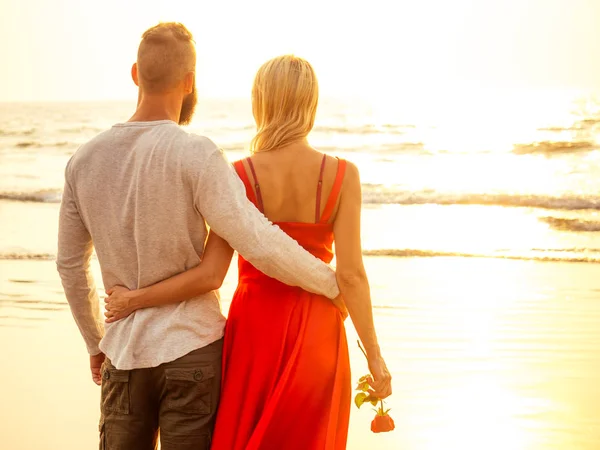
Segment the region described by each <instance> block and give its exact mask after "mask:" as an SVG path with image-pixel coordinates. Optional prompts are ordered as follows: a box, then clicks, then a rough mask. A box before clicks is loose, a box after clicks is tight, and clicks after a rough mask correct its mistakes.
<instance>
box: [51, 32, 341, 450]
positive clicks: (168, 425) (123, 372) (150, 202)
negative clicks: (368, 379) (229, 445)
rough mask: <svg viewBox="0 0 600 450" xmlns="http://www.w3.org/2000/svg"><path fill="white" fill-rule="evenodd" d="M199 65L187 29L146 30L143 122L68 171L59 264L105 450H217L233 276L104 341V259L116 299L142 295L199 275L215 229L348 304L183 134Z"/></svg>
mask: <svg viewBox="0 0 600 450" xmlns="http://www.w3.org/2000/svg"><path fill="white" fill-rule="evenodd" d="M195 66H196V51H195V46H194V41H193V39H192V35H191V34H190V32H189V31H188V30H187V29H186V28H185V27H184V26H183V25H181V24H178V23H162V24H159V25H157V26H155V27H153V28H151V29H149V30H148V31H146V32H145V33H144V35H143V37H142V41H141V44H140V46H139V50H138V57H137V62H136V64H134V66H133V68H132V76H133V80H134V81H135V83H136V85H138V86H139V96H138V105H137V110H136V112H135V114H134V115H133V116H132V117H131V119H130V120H129V121H128V122H126V123H121V124H117V125H115V126H113V127H112V128H111V129H110V130H108V131H105V132H104V133H101V134H100V135H98V136H97V137H95V138H94V139H92V140H91V141H90V142H88V143H87V144H85V145H83V146H82V147H81V148H80V149H79V150H78V151H77V152H76V153H75V155H73V157H72V158H71V160H70V161H69V163H68V165H67V168H66V172H65V188H64V193H63V200H62V205H61V211H60V224H59V237H58V257H57V266H58V270H59V273H60V275H61V278H62V282H63V286H64V289H65V293H66V296H67V300H68V302H69V305H70V307H71V311H72V313H73V316H74V318H75V321H76V323H77V325H78V327H79V330H80V331H81V334H82V335H83V338H84V340H85V343H86V345H87V350H88V353H89V354H90V355H91V356H90V368H91V372H92V378H93V380H94V382H96V383H97V384H99V385H101V386H102V395H101V396H102V400H101V412H102V415H101V421H100V447H101V448H102V449H107V450H111V449H128V450H136V449H144V450H146V449H147V450H150V449H155V448H156V445H157V440H158V431H159V429H160V437H161V446H162V449H163V450H172V449H177V450H185V449H192V448H193V449H196V450H199V449H208V448H209V445H210V439H211V432H212V428H213V425H214V419H215V412H216V408H217V404H218V399H219V391H220V375H221V349H222V337H223V329H224V324H225V318H224V317H223V315H222V314H221V310H220V306H219V298H218V292H217V289H218V288H219V286H218V284H219V283H220V281H219V282H216V281H214V280H222V278H223V275H224V272H226V271H227V267H210V265H211V264H209V263H208V262H207V263H206V264H202V265H201V267H202V268H203V269H206V270H205V271H204V272H203V273H204V274H205V276H203V277H199V279H198V283H199V285H202V286H203V287H204V291H206V292H207V293H206V294H203V295H201V296H200V297H198V298H196V299H193V300H190V301H186V302H182V303H177V304H172V305H168V306H164V307H160V308H149V309H140V310H137V311H136V312H135V313H133V314H131V315H130V316H129V317H127V318H125V319H123V320H120V321H118V322H115V323H112V324H107V326H106V329H104V323H103V320H102V318H101V315H100V312H99V304H98V294H97V292H96V288H95V285H94V280H93V277H92V275H91V273H90V259H91V257H92V252H93V249H94V248H95V250H96V254H97V257H98V260H99V262H100V268H101V271H102V279H103V283H104V287H105V289H106V288H108V287H112V286H117V285H121V286H125V287H127V288H129V289H136V288H138V287H145V286H149V285H151V284H154V283H157V282H158V281H161V280H163V279H165V278H169V277H171V276H173V275H175V274H178V273H181V272H184V271H185V270H187V269H189V268H191V267H194V266H197V265H198V264H200V261H201V259H202V255H203V252H204V246H205V242H206V237H207V224H208V226H210V228H211V233H215V234H216V235H218V236H221V237H222V239H214V240H213V239H211V240H209V245H213V244H211V243H215V244H214V245H228V244H229V245H231V247H233V248H234V249H236V250H237V251H238V252H239V253H240V254H241V255H242V256H243V257H244V258H246V259H247V260H249V261H250V262H251V263H252V264H254V265H255V266H256V267H257V268H258V269H259V270H261V271H262V272H265V273H267V274H268V275H270V276H272V277H274V278H277V279H279V280H281V281H283V282H285V283H287V284H291V285H296V286H300V287H301V288H303V289H305V290H308V291H310V292H314V293H318V294H323V295H326V296H327V297H329V298H334V297H336V296H337V295H338V293H339V291H338V288H337V284H336V280H335V274H334V272H333V271H332V270H331V269H330V268H329V267H328V266H327V265H325V264H324V263H323V262H321V261H320V260H318V259H316V258H314V257H313V256H312V255H310V254H309V253H307V252H305V251H304V250H303V249H302V248H301V247H300V246H299V245H298V244H297V243H296V242H295V241H294V240H292V239H291V238H290V237H288V236H287V235H286V234H285V233H283V232H282V231H281V230H279V228H277V227H275V226H273V225H272V224H270V223H269V222H268V221H267V219H266V218H265V217H264V216H263V215H262V214H260V213H259V212H258V210H257V209H256V208H255V207H254V206H253V205H252V204H251V203H250V202H249V201H248V200H247V198H246V192H245V189H244V186H243V184H242V182H241V181H240V180H239V179H238V178H237V175H236V174H235V171H234V170H233V169H232V167H231V166H230V165H229V163H228V162H227V160H226V159H225V157H224V156H223V153H222V152H221V151H220V150H219V148H218V147H217V146H216V145H215V144H214V143H213V142H211V141H210V140H209V139H208V138H206V137H202V136H197V135H194V134H190V133H187V132H186V131H184V130H183V129H182V128H181V127H180V126H179V124H187V123H189V122H190V120H191V118H192V115H193V111H194V107H195V104H196V92H195V72H194V71H195ZM204 266H206V267H204ZM199 291H200V290H199ZM265 326H269V325H268V324H267V323H266V324H265ZM105 355H106V357H105ZM240 407H243V405H240Z"/></svg>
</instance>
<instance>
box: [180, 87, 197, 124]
mask: <svg viewBox="0 0 600 450" xmlns="http://www.w3.org/2000/svg"><path fill="white" fill-rule="evenodd" d="M196 103H198V93H197V92H196V86H194V87H193V88H192V92H190V93H189V94H188V95H186V96H185V98H184V99H183V103H182V104H181V113H180V114H179V125H189V124H190V122H191V121H192V118H193V117H194V112H195V110H196Z"/></svg>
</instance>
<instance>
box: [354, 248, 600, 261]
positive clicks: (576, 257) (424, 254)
mask: <svg viewBox="0 0 600 450" xmlns="http://www.w3.org/2000/svg"><path fill="white" fill-rule="evenodd" d="M544 252H547V253H553V251H552V250H551V249H548V250H544ZM541 253H543V252H541ZM556 253H559V255H553V256H545V255H544V254H541V255H540V254H535V253H531V254H527V253H520V254H516V253H515V254H511V253H495V252H491V253H469V252H444V251H437V250H418V249H378V250H364V251H363V255H365V256H385V257H392V258H491V259H508V260H515V261H539V262H569V263H595V264H600V254H598V255H597V256H593V255H590V254H589V252H587V251H586V252H582V253H581V254H577V253H574V254H572V255H570V256H566V255H565V256H563V255H560V253H561V252H560V251H557V252H556Z"/></svg>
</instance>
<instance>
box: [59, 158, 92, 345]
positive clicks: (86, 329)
mask: <svg viewBox="0 0 600 450" xmlns="http://www.w3.org/2000/svg"><path fill="white" fill-rule="evenodd" d="M65 175H66V176H65V188H64V192H63V198H62V203H61V207H60V216H59V226H58V256H57V259H56V265H57V269H58V272H59V274H60V278H61V281H62V285H63V288H64V290H65V295H66V297H67V301H68V302H69V306H70V308H71V312H72V314H73V317H74V318H75V322H76V323H77V326H78V327H79V331H80V332H81V335H82V336H83V339H84V341H85V344H86V346H87V350H88V353H89V354H90V355H97V354H98V353H100V348H99V347H98V345H99V344H100V340H101V339H102V336H103V334H104V322H103V320H102V319H101V317H100V309H99V301H98V293H97V291H96V284H95V282H94V278H93V277H92V273H91V270H90V260H91V257H92V252H93V245H92V238H91V236H90V233H89V232H88V230H87V228H86V227H85V225H84V223H83V221H82V220H81V216H80V215H79V211H78V209H77V203H76V201H75V197H74V194H73V189H72V187H71V184H70V183H69V178H68V166H67V172H66V174H65Z"/></svg>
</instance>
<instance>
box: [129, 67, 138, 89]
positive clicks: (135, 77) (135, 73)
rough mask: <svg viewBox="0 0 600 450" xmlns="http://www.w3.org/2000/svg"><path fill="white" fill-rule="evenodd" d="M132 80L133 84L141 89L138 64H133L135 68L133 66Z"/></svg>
mask: <svg viewBox="0 0 600 450" xmlns="http://www.w3.org/2000/svg"><path fill="white" fill-rule="evenodd" d="M131 79H132V80H133V82H134V83H135V85H136V86H137V87H140V79H139V76H138V67H137V63H133V66H131Z"/></svg>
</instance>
